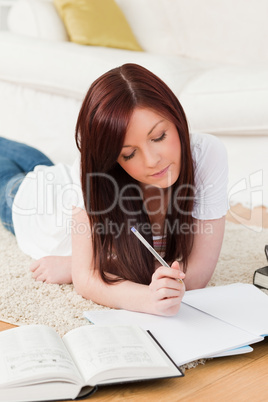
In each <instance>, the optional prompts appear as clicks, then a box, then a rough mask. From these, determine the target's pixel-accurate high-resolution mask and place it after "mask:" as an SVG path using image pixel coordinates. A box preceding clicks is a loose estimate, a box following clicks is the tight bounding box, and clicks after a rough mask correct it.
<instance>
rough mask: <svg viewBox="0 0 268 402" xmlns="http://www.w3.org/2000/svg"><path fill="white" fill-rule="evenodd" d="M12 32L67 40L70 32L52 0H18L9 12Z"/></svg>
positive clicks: (8, 22)
mask: <svg viewBox="0 0 268 402" xmlns="http://www.w3.org/2000/svg"><path fill="white" fill-rule="evenodd" d="M7 26H8V29H9V31H10V32H13V33H15V34H19V35H27V36H32V37H35V38H42V39H48V40H53V41H67V40H68V34H67V32H66V29H65V27H64V24H63V22H62V20H61V18H60V16H59V15H58V13H57V11H56V9H55V6H54V4H53V3H52V1H45V0H43V1H42V0H17V1H16V2H15V3H14V5H13V6H12V7H11V9H10V12H9V14H8V19H7Z"/></svg>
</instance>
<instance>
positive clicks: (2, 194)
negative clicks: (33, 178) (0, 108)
mask: <svg viewBox="0 0 268 402" xmlns="http://www.w3.org/2000/svg"><path fill="white" fill-rule="evenodd" d="M37 165H46V166H52V165H53V162H51V160H50V159H49V158H48V157H47V156H46V155H44V154H43V153H42V152H40V151H38V150H37V149H35V148H32V147H30V146H28V145H25V144H22V143H20V142H16V141H11V140H8V139H6V138H3V137H0V220H1V221H2V223H3V225H4V227H5V228H6V229H8V230H9V231H10V232H11V233H13V234H15V232H14V226H13V221H12V205H13V201H14V197H15V195H16V193H17V191H18V188H19V186H20V184H21V183H22V181H23V179H24V177H25V175H26V174H27V173H29V172H31V171H32V170H33V169H34V167H35V166H37Z"/></svg>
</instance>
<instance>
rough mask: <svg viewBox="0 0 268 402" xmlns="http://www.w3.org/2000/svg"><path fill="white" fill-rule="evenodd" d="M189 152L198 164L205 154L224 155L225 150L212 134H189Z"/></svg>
mask: <svg viewBox="0 0 268 402" xmlns="http://www.w3.org/2000/svg"><path fill="white" fill-rule="evenodd" d="M190 141H191V151H192V156H193V159H194V160H195V161H196V162H198V160H199V159H200V158H203V157H204V156H205V155H206V154H214V153H216V154H217V155H219V154H222V155H226V149H225V146H224V144H223V142H222V141H221V140H220V139H219V138H218V137H216V136H215V135H212V134H207V133H191V134H190Z"/></svg>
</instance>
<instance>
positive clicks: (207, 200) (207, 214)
mask: <svg viewBox="0 0 268 402" xmlns="http://www.w3.org/2000/svg"><path fill="white" fill-rule="evenodd" d="M191 150H192V155H193V161H194V171H195V198H194V207H193V212H192V215H193V217H194V218H196V219H202V220H207V219H219V218H221V217H222V216H224V215H225V214H226V212H227V210H228V199H227V180H228V163H227V154H226V150H225V148H224V146H223V144H222V142H221V141H220V140H219V139H217V138H216V137H214V136H212V135H209V134H191ZM79 167H80V161H79V159H76V161H75V163H74V165H73V166H68V165H64V164H61V163H59V164H57V165H55V166H36V167H35V169H34V171H33V172H30V173H28V174H27V175H26V176H25V179H24V180H23V182H22V183H21V185H20V187H19V189H18V192H17V194H16V196H15V199H14V204H13V209H12V216H13V223H14V230H15V235H16V238H17V242H18V245H19V247H20V248H21V250H22V251H23V252H24V253H25V254H28V255H30V256H31V257H32V258H36V259H38V258H41V257H44V256H47V255H60V256H68V255H71V251H72V250H71V229H72V225H73V221H72V206H73V205H75V206H77V207H79V208H84V202H83V195H82V190H81V186H80V171H79Z"/></svg>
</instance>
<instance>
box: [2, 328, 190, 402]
mask: <svg viewBox="0 0 268 402" xmlns="http://www.w3.org/2000/svg"><path fill="white" fill-rule="evenodd" d="M180 376H183V374H182V372H181V371H180V370H179V369H178V368H177V367H176V366H175V364H174V363H173V362H172V360H171V359H170V358H169V357H168V356H167V354H166V353H165V352H164V351H163V349H162V348H161V347H160V346H159V344H158V342H157V341H156V340H155V339H154V338H153V337H152V336H151V335H150V334H149V333H148V332H147V331H144V330H142V329H141V328H138V327H135V326H125V325H120V326H108V327H107V326H106V327H104V326H98V325H85V326H81V327H79V328H76V329H74V330H72V331H69V332H68V333H67V334H65V335H64V336H63V337H62V338H61V337H60V336H59V335H58V334H57V333H56V331H55V330H54V329H52V328H50V327H48V326H44V325H27V326H26V325H25V326H21V327H18V328H13V329H9V330H6V331H2V332H0V400H1V401H9V402H12V401H16V402H18V401H41V400H53V399H54V400H60V399H75V398H76V397H78V396H79V397H80V396H83V395H87V394H89V393H93V392H94V391H95V390H96V389H97V385H107V384H115V383H122V382H131V381H141V380H148V379H155V378H168V377H180Z"/></svg>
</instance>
